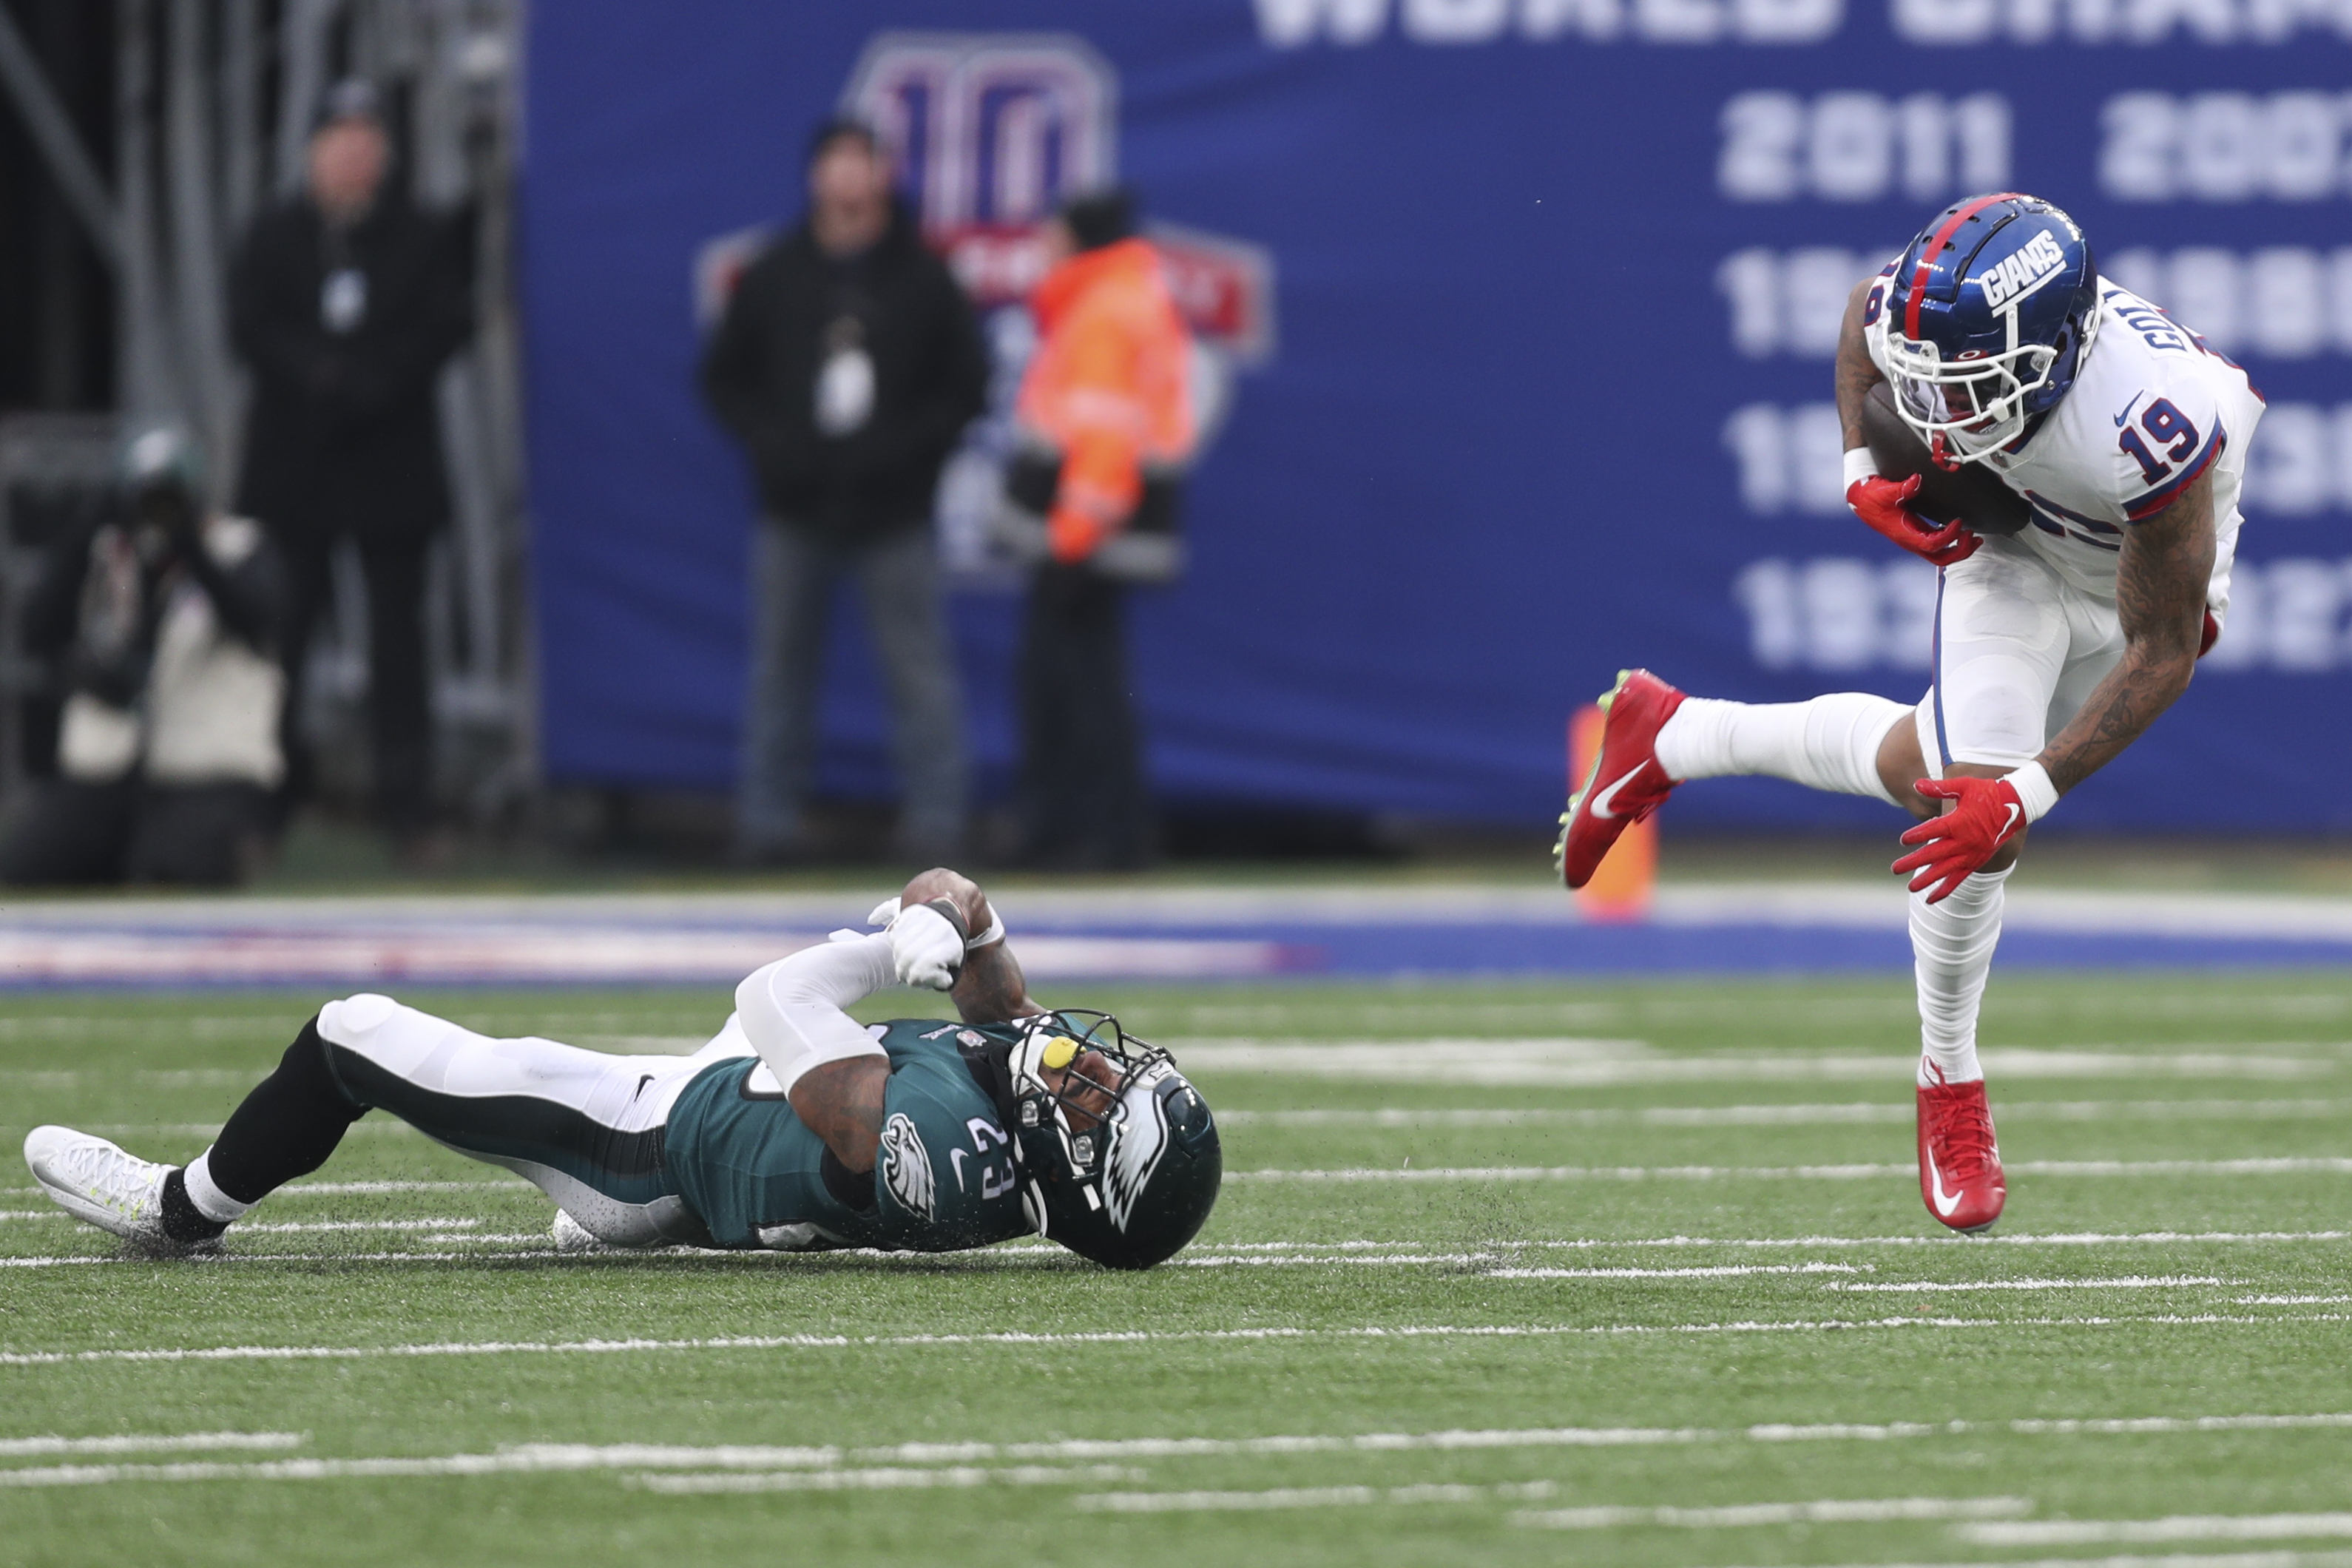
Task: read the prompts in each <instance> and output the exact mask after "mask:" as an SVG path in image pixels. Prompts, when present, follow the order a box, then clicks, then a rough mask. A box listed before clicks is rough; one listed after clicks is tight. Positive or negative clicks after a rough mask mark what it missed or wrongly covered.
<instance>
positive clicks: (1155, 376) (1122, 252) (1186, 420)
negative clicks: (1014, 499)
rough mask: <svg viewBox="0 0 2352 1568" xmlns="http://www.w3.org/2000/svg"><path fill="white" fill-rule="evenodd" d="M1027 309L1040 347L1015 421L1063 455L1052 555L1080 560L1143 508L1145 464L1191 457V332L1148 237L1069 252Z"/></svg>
mask: <svg viewBox="0 0 2352 1568" xmlns="http://www.w3.org/2000/svg"><path fill="white" fill-rule="evenodd" d="M1029 309H1030V311H1031V313H1032V314H1033V315H1034V316H1035V317H1036V319H1037V351H1036V353H1035V355H1034V357H1033V358H1032V359H1031V360H1030V362H1029V370H1028V374H1025V375H1024V376H1023V377H1022V380H1021V396H1020V399H1019V401H1018V403H1017V404H1016V405H1014V409H1013V413H1014V417H1015V418H1016V420H1017V421H1018V422H1019V423H1020V425H1021V426H1023V427H1024V429H1025V430H1026V431H1027V432H1028V433H1029V434H1030V435H1031V436H1033V437H1036V438H1041V439H1042V440H1044V441H1045V444H1046V445H1048V446H1050V447H1053V448H1054V449H1055V450H1056V451H1058V452H1060V453H1061V454H1062V459H1063V460H1062V478H1061V485H1060V487H1059V489H1057V490H1056V491H1055V499H1054V510H1053V514H1052V515H1051V516H1050V517H1049V518H1048V519H1047V520H1046V521H1047V530H1048V533H1049V535H1050V537H1051V540H1052V543H1053V548H1054V557H1055V560H1057V561H1063V562H1075V561H1082V560H1084V559H1086V557H1087V556H1088V555H1090V554H1092V553H1093V552H1094V551H1095V547H1096V546H1097V545H1098V544H1100V543H1101V542H1102V541H1103V540H1104V538H1105V537H1107V536H1108V534H1109V533H1110V532H1112V531H1114V530H1116V529H1117V528H1118V527H1119V526H1120V525H1121V524H1122V523H1124V522H1125V521H1127V519H1128V515H1129V513H1130V512H1132V511H1133V510H1135V503H1136V501H1137V500H1138V499H1139V498H1140V497H1141V495H1142V494H1143V473H1142V470H1143V469H1144V468H1146V467H1173V466H1175V465H1177V464H1181V463H1182V462H1183V461H1184V460H1185V459H1186V458H1190V457H1191V456H1192V443H1193V430H1192V400H1191V396H1190V388H1189V386H1188V384H1187V382H1188V366H1189V362H1190V358H1191V353H1192V334H1191V333H1190V332H1189V331H1186V329H1185V326H1184V320H1183V318H1182V317H1181V316H1180V315H1178V314H1177V311H1176V304H1175V301H1174V300H1171V299H1170V298H1169V294H1168V284H1167V280H1166V279H1164V278H1162V277H1161V276H1160V258H1159V256H1158V254H1157V253H1156V252H1154V251H1153V250H1152V248H1151V246H1150V242H1149V241H1147V240H1142V239H1123V240H1120V241H1119V242H1118V244H1116V245H1107V246H1104V247H1102V248H1101V249H1099V250H1088V251H1082V252H1080V253H1079V254H1077V255H1076V256H1074V257H1072V258H1070V259H1069V260H1067V261H1065V262H1064V263H1062V265H1060V266H1059V267H1056V268H1054V270H1053V271H1051V272H1049V273H1047V274H1046V275H1045V280H1044V281H1043V282H1041V283H1039V284H1038V285H1037V290H1036V292H1035V293H1034V294H1033V295H1032V296H1031V297H1030V300H1029Z"/></svg>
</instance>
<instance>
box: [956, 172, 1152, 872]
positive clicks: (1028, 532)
mask: <svg viewBox="0 0 2352 1568" xmlns="http://www.w3.org/2000/svg"><path fill="white" fill-rule="evenodd" d="M1045 246H1046V253H1047V258H1048V262H1049V265H1050V270H1049V271H1048V272H1047V273H1046V275H1045V280H1044V281H1043V282H1041V283H1040V284H1038V286H1037V290H1036V293H1035V294H1034V296H1033V297H1032V299H1031V300H1030V310H1031V311H1032V313H1033V314H1034V316H1035V317H1036V321H1037V349H1036V353H1035V355H1034V357H1033V358H1032V359H1031V360H1030V362H1029V368H1028V371H1027V374H1025V375H1024V377H1023V379H1022V383H1021V395H1020V398H1019V401H1018V403H1017V404H1016V405H1015V406H1014V410H1013V415H1014V422H1015V425H1016V426H1017V431H1018V439H1019V442H1020V447H1019V450H1018V452H1017V454H1016V456H1015V458H1014V459H1013V466H1012V469H1011V471H1010V473H1009V474H1008V475H1007V478H1006V485H1005V490H1006V505H1005V508H1004V510H1003V514H1002V515H1001V517H1000V519H999V533H1000V536H1001V537H1002V538H1003V540H1004V541H1005V542H1008V543H1010V544H1011V545H1012V546H1013V550H1014V552H1015V553H1016V554H1022V555H1025V556H1027V557H1028V558H1029V559H1031V560H1033V561H1034V562H1036V563H1037V565H1036V571H1035V574H1034V577H1033V578H1032V579H1031V582H1030V586H1029V604H1028V610H1027V614H1026V616H1025V618H1024V623H1023V627H1022V640H1021V656H1020V682H1021V740H1022V763H1021V788H1022V816H1023V828H1024V838H1025V845H1024V847H1025V851H1026V854H1027V856H1028V858H1031V859H1033V860H1035V861H1038V862H1040V863H1042V864H1045V865H1051V866H1056V867H1066V868H1119V867H1133V866H1139V865H1142V864H1143V863H1144V862H1145V861H1146V860H1148V859H1149V858H1150V854H1151V847H1152V845H1151V837H1152V823H1151V807H1150V798H1149V795H1148V793H1147V791H1146V788H1145V784H1144V777H1143V741H1142V734H1141V731H1140V730H1139V726H1138V723H1137V720H1136V714H1135V703H1134V698H1133V693H1132V689H1131V683H1130V681H1129V677H1128V666H1127V647H1126V634H1125V631H1124V627H1123V621H1124V617H1125V605H1126V597H1127V590H1128V587H1129V585H1130V584H1143V583H1168V582H1172V581H1174V580H1175V579H1176V578H1177V577H1178V576H1179V575H1181V573H1182V571H1183V564H1184V557H1183V541H1182V537H1181V534H1180V533H1179V532H1178V531H1177V511H1178V505H1179V502H1180V500H1181V484H1182V470H1183V466H1184V464H1185V463H1186V461H1187V460H1188V459H1189V458H1191V457H1192V447H1193V438H1194V431H1193V426H1192V405H1191V402H1190V398H1189V393H1188V384H1189V377H1188V367H1189V362H1190V359H1191V355H1192V338H1191V334H1190V333H1189V332H1188V331H1187V330H1186V328H1185V325H1184V321H1183V318H1182V317H1181V315H1179V314H1178V313H1177V310H1176V306H1175V302H1174V301H1173V300H1171V298H1170V297H1169V292H1168V285H1167V282H1166V280H1165V279H1163V278H1162V277H1161V275H1160V259H1159V257H1158V255H1157V253H1155V252H1154V251H1153V250H1152V248H1151V246H1150V243H1149V242H1148V241H1146V240H1143V239H1141V238H1139V237H1137V236H1136V232H1135V214H1134V205H1133V201H1132V198H1131V197H1130V196H1129V195H1128V193H1126V192H1124V191H1109V192H1102V193H1096V194H1092V195H1084V196H1080V197H1078V198H1076V199H1075V200H1073V201H1071V202H1069V203H1068V204H1067V205H1065V206H1064V207H1063V209H1062V211H1061V212H1060V213H1059V214H1058V215H1057V216H1055V218H1054V220H1053V221H1052V222H1050V223H1048V224H1047V225H1046V226H1045Z"/></svg>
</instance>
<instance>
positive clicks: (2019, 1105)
mask: <svg viewBox="0 0 2352 1568" xmlns="http://www.w3.org/2000/svg"><path fill="white" fill-rule="evenodd" d="M1916 1114H1917V1112H1916V1108H1915V1107H1913V1106H1911V1105H1909V1104H1898V1103H1895V1102H1892V1101H1889V1102H1884V1103H1882V1102H1878V1101H1873V1100H1859V1101H1854V1102H1852V1103H1847V1104H1832V1105H1688V1106H1685V1105H1642V1106H1619V1107H1559V1106H1550V1107H1530V1108H1525V1109H1504V1108H1499V1107H1435V1108H1428V1109H1421V1108H1415V1107H1411V1106H1381V1107H1378V1108H1366V1109H1342V1108H1335V1109H1327V1110H1223V1109H1220V1110H1218V1111H1217V1120H1218V1121H1220V1122H1221V1123H1223V1125H1225V1126H1228V1127H1259V1126H1264V1127H1399V1128H1419V1127H1833V1126H1844V1125H1848V1124H1853V1125H1872V1126H1875V1125H1882V1124H1883V1125H1890V1126H1892V1125H1903V1126H1907V1125H1909V1123H1910V1122H1911V1121H1912V1119H1913V1118H1914V1117H1915V1116H1916ZM2335 1117H2352V1100H2004V1101H2003V1102H2002V1104H2001V1107H2000V1119H2001V1120H2002V1121H2325V1120H2327V1119H2330V1118H2335ZM355 1125H358V1126H362V1127H364V1126H367V1125H369V1123H366V1122H359V1123H356V1124H355Z"/></svg>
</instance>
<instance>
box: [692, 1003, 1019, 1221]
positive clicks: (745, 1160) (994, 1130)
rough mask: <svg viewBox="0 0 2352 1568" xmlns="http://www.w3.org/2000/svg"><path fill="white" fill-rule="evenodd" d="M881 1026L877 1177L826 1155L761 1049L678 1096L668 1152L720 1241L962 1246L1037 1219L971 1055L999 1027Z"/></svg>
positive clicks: (986, 1045)
mask: <svg viewBox="0 0 2352 1568" xmlns="http://www.w3.org/2000/svg"><path fill="white" fill-rule="evenodd" d="M874 1027H875V1028H876V1029H877V1030H878V1031H879V1037H880V1039H881V1043H882V1048H883V1049H884V1050H886V1051H887V1052H888V1053H889V1055H890V1080H889V1085H888V1088H887V1090H886V1091H885V1094H884V1099H883V1108H882V1115H883V1121H882V1147H881V1150H880V1152H879V1154H878V1155H877V1158H876V1160H875V1162H874V1171H873V1173H872V1175H871V1177H866V1176H855V1175H852V1174H851V1173H849V1172H848V1171H847V1170H845V1168H844V1167H843V1166H842V1165H841V1164H840V1163H839V1162H838V1161H835V1160H833V1159H832V1157H831V1156H830V1155H829V1154H828V1153H827V1152H826V1150H825V1147H824V1142H823V1140H821V1139H819V1138H818V1137H817V1135H816V1134H815V1133H814V1132H812V1131H809V1130H808V1129H807V1128H806V1127H804V1126H803V1125H802V1124H801V1120H800V1118H799V1117H797V1116H795V1115H793V1108H792V1106H791V1105H790V1104H789V1103H787V1102H786V1100H785V1099H784V1097H783V1096H782V1094H780V1093H777V1092H776V1091H775V1089H774V1084H775V1079H774V1077H773V1075H772V1074H770V1073H769V1072H767V1071H766V1070H764V1068H762V1067H761V1062H760V1060H759V1058H756V1057H739V1058H733V1059H730V1060H728V1061H723V1062H719V1063H718V1064H716V1065H715V1066H713V1067H710V1068H707V1069H705V1070H704V1071H703V1072H701V1073H699V1074H697V1075H696V1077H695V1079H694V1081H693V1082H692V1083H689V1084H688V1085H687V1087H686V1090H685V1092H684V1093H682V1094H680V1095H679V1096H678V1099H677V1105H676V1106H675V1107H674V1108H673V1109H672V1110H671V1111H670V1114H669V1125H668V1131H667V1137H666V1139H665V1143H664V1152H663V1163H664V1164H665V1165H667V1167H668V1173H669V1176H670V1178H671V1179H672V1180H673V1181H675V1182H676V1183H677V1188H678V1192H679V1193H680V1194H681V1195H683V1196H684V1197H685V1199H686V1201H687V1202H688V1203H689V1204H691V1205H693V1206H694V1211H695V1212H696V1213H697V1214H698V1215H701V1216H702V1219H703V1222H704V1223H705V1224H707V1225H708V1226H709V1227H710V1234H711V1237H712V1238H713V1239H714V1240H716V1241H717V1242H718V1244H719V1246H720V1247H778V1248H782V1249H786V1250H798V1249H801V1248H808V1247H883V1248H886V1249H888V1250H890V1251H895V1252H954V1251H959V1250H961V1249H962V1248H965V1247H986V1246H988V1245H990V1244H991V1243H992V1242H999V1241H1004V1240H1007V1239H1009V1238H1011V1237H1016V1236H1027V1235H1030V1234H1032V1233H1033V1232H1034V1230H1035V1229H1036V1227H1035V1226H1033V1225H1031V1224H1030V1223H1029V1220H1028V1218H1027V1216H1026V1215H1024V1213H1023V1212H1022V1208H1021V1197H1020V1194H1019V1191H1018V1184H1017V1183H1016V1182H1015V1181H1014V1179H1013V1142H1012V1139H1011V1138H1010V1136H1008V1135H1007V1133H1006V1132H1005V1130H1004V1125H1003V1117H1002V1116H1001V1115H999V1114H998V1111H997V1109H996V1101H995V1099H994V1097H993V1096H992V1095H991V1094H990V1093H989V1091H988V1090H987V1089H983V1088H982V1085H981V1080H980V1079H979V1078H977V1077H975V1076H974V1071H975V1068H974V1065H973V1063H972V1062H971V1060H969V1059H968V1053H969V1057H979V1058H984V1057H985V1056H986V1055H987V1054H989V1052H990V1048H991V1047H994V1054H995V1055H996V1057H997V1058H998V1059H999V1060H1001V1059H1002V1054H1003V1047H1004V1044H1005V1043H1006V1039H1007V1037H1006V1036H1005V1034H1004V1033H1003V1031H1001V1030H997V1029H985V1030H983V1029H975V1028H971V1027H969V1026H965V1025H961V1024H950V1023H944V1022H942V1021H940V1020H939V1019H937V1018H912V1019H899V1020H898V1021H896V1022H894V1023H889V1024H881V1025H876V1026H874ZM981 1070H986V1068H985V1066H984V1065H983V1066H982V1068H981ZM761 1083H765V1084H767V1085H768V1086H769V1087H768V1089H766V1090H765V1091H764V1092H762V1090H761V1088H760V1085H761ZM828 1163H830V1164H831V1166H832V1170H831V1172H830V1179H828V1173H827V1170H826V1166H827V1165H828ZM869 1183H870V1185H869ZM850 1198H862V1199H864V1200H865V1203H864V1205H863V1206H861V1205H859V1204H857V1203H854V1202H850V1201H845V1200H846V1199H850Z"/></svg>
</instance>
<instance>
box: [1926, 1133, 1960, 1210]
mask: <svg viewBox="0 0 2352 1568" xmlns="http://www.w3.org/2000/svg"><path fill="white" fill-rule="evenodd" d="M1927 1180H1928V1182H1929V1183H1930V1184H1933V1186H1934V1187H1935V1189H1936V1212H1937V1214H1939V1215H1943V1216H1944V1217H1945V1218H1946V1219H1949V1218H1951V1217H1952V1211H1953V1210H1954V1209H1956V1208H1958V1207H1959V1206H1960V1200H1961V1199H1962V1198H1963V1197H1966V1196H1967V1195H1968V1194H1966V1193H1954V1194H1952V1195H1951V1196H1950V1197H1946V1196H1945V1195H1944V1173H1943V1172H1941V1171H1939V1170H1937V1168H1936V1154H1935V1151H1933V1150H1929V1151H1928V1152H1927Z"/></svg>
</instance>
